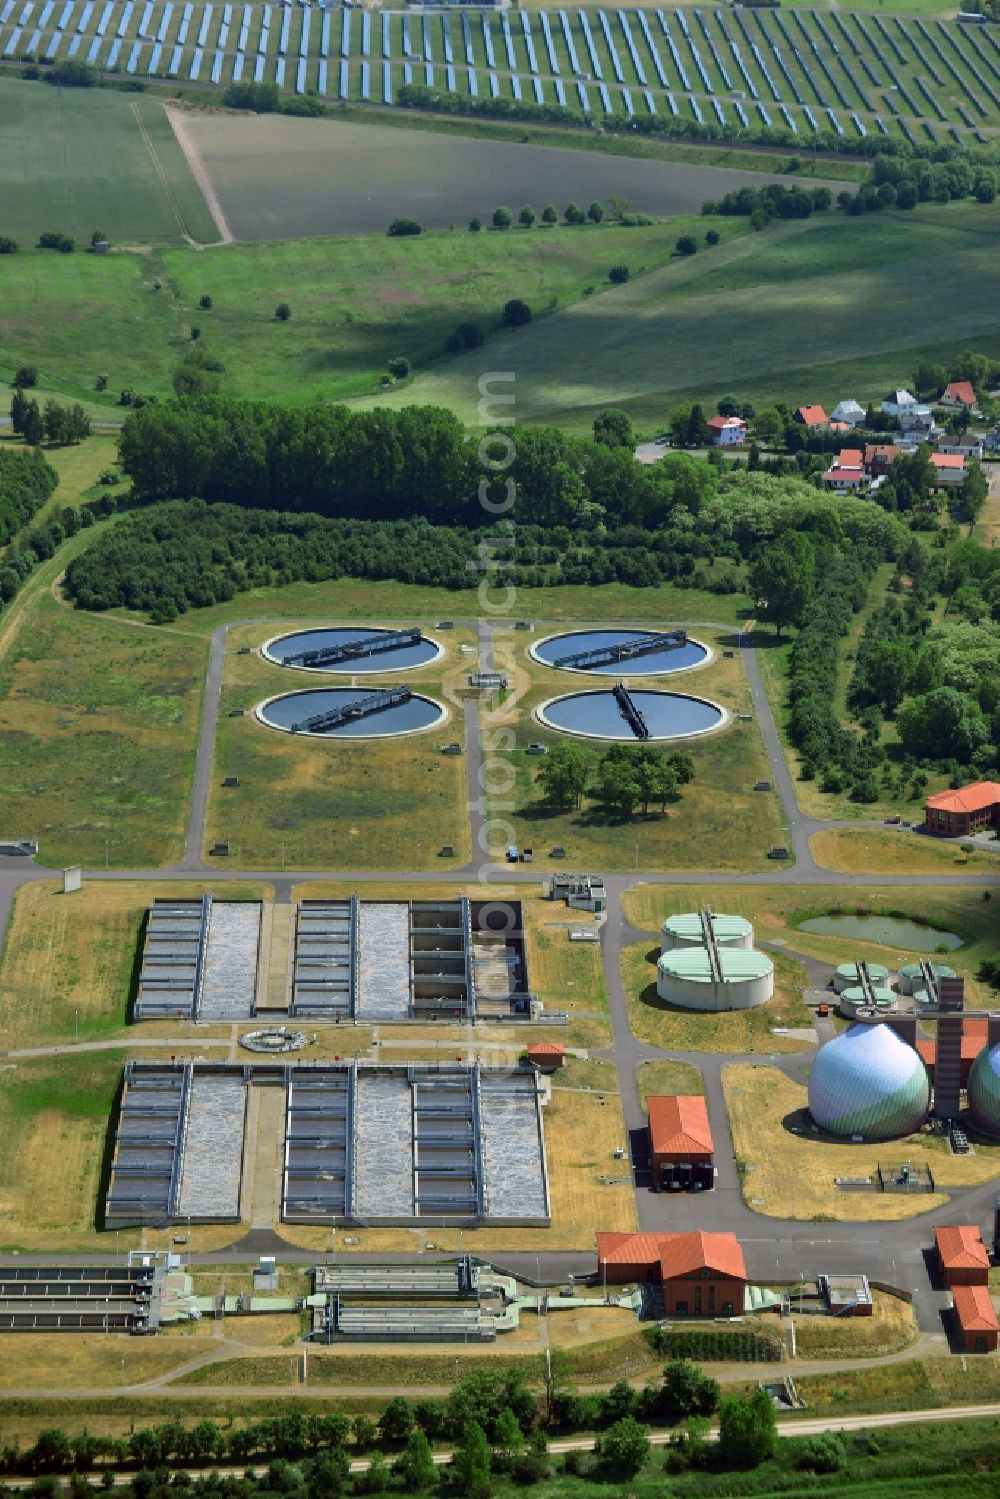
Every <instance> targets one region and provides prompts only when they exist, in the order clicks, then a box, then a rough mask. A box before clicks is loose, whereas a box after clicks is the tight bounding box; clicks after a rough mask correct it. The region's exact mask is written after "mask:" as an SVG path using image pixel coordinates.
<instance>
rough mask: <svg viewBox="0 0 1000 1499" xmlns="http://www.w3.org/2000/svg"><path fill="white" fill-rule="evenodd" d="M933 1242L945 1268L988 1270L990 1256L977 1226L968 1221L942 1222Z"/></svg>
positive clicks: (935, 1231) (935, 1232)
mask: <svg viewBox="0 0 1000 1499" xmlns="http://www.w3.org/2000/svg"><path fill="white" fill-rule="evenodd" d="M934 1242H935V1244H936V1245H937V1252H938V1254H939V1255H940V1256H941V1264H942V1265H943V1266H944V1268H945V1269H946V1270H988V1269H989V1268H990V1257H989V1255H988V1254H987V1253H986V1245H985V1244H984V1243H983V1240H982V1235H981V1234H980V1232H979V1229H978V1228H975V1227H973V1226H972V1224H969V1223H959V1224H952V1223H946V1224H942V1225H941V1227H939V1228H936V1229H935V1230H934Z"/></svg>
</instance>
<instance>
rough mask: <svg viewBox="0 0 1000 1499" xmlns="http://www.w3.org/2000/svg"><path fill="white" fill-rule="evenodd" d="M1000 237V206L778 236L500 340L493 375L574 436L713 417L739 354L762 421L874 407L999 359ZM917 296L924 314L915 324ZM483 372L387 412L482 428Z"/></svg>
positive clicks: (840, 220)
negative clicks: (692, 411) (419, 411)
mask: <svg viewBox="0 0 1000 1499" xmlns="http://www.w3.org/2000/svg"><path fill="white" fill-rule="evenodd" d="M724 223H725V220H724V219H719V220H713V225H721V224H724ZM998 224H1000V207H998V206H997V205H994V206H993V207H990V208H983V207H982V206H981V205H979V204H974V203H968V204H966V203H958V204H951V205H947V206H937V205H935V206H930V205H921V207H920V208H919V209H918V211H917V212H916V213H915V214H912V215H902V214H897V213H895V212H892V213H883V214H879V215H866V216H865V217H863V218H860V219H859V218H849V217H845V216H843V215H836V214H833V215H820V216H819V217H818V218H816V219H812V220H807V221H805V222H804V223H801V222H800V223H794V224H782V225H777V224H775V225H772V226H770V227H769V228H768V229H767V230H766V231H765V232H764V233H762V234H757V235H751V236H749V237H744V238H741V239H737V240H735V241H732V242H730V243H728V244H726V245H724V246H722V247H721V248H720V249H719V250H717V251H715V252H713V253H708V254H698V255H695V256H692V257H690V259H689V260H686V261H684V262H683V263H678V262H673V263H671V264H670V265H666V266H662V267H660V268H658V269H656V270H652V271H651V272H650V273H649V274H648V275H646V276H642V277H640V278H638V279H637V280H634V281H631V282H629V284H628V285H627V286H624V287H619V288H617V289H616V291H615V293H614V295H613V296H602V297H593V298H587V299H585V300H583V301H581V302H578V303H576V304H574V305H573V306H570V307H563V308H561V309H560V310H559V312H558V313H557V314H556V315H555V316H554V317H553V318H551V319H546V320H545V321H544V322H543V323H539V324H538V325H537V326H532V327H529V328H518V329H514V330H510V331H508V332H506V333H503V334H501V335H500V336H498V337H497V338H496V339H495V340H492V341H491V342H490V344H489V346H488V360H489V364H488V367H489V368H491V369H511V370H515V371H516V372H517V387H516V389H517V412H518V417H519V418H520V419H521V420H528V421H557V422H559V423H561V424H563V425H566V426H568V427H571V428H576V429H582V428H584V427H586V426H587V425H588V424H589V423H590V421H591V420H592V418H593V416H594V413H595V412H596V411H597V410H599V409H600V408H602V407H604V406H607V405H613V406H620V407H623V408H624V409H625V410H626V411H628V412H629V414H630V415H631V416H632V418H633V420H634V421H635V422H636V424H637V425H638V426H640V427H648V426H650V425H651V424H654V423H658V422H662V420H663V415H664V412H665V411H666V409H667V408H669V406H670V405H672V404H673V403H674V402H676V401H678V400H680V399H683V398H689V397H693V398H699V399H705V400H709V401H711V402H712V403H713V404H714V403H715V401H716V400H717V399H718V397H719V393H720V392H721V391H723V390H728V389H729V388H730V387H731V386H732V384H733V372H732V351H733V349H739V351H740V359H739V382H738V386H739V389H738V394H741V395H745V396H746V397H747V398H751V397H752V399H753V401H754V404H755V405H756V406H757V407H758V409H759V408H760V407H762V406H766V405H768V404H770V403H771V402H773V401H776V400H783V401H789V402H790V403H791V404H792V405H796V404H798V403H799V402H800V401H801V400H802V399H803V396H804V394H805V393H808V396H809V399H811V400H815V401H823V402H825V403H830V404H836V402H837V400H838V399H840V398H841V395H842V393H843V391H844V390H845V389H851V390H854V391H855V393H856V395H857V399H858V400H862V401H863V400H865V399H866V398H867V397H877V396H878V395H879V394H880V393H881V391H882V389H883V388H884V387H886V386H891V385H892V384H894V383H897V382H898V381H899V380H900V379H902V378H903V376H904V374H905V373H906V372H907V371H909V370H911V369H912V368H913V366H914V363H915V362H916V361H917V360H918V359H920V358H931V357H933V358H934V359H947V358H948V357H951V356H953V355H954V354H955V353H957V352H958V351H959V350H960V349H961V348H963V347H965V346H966V345H970V344H974V345H975V347H977V348H981V349H982V350H983V351H984V352H986V353H994V354H995V353H1000V265H998V263H997V258H996V255H995V254H994V245H995V240H996V233H997V226H998ZM903 260H905V263H906V266H907V276H906V284H905V287H904V285H903V283H902V281H901V280H900V278H899V276H898V274H897V272H898V266H899V264H900V263H901V261H903ZM647 263H650V264H651V262H650V261H647ZM957 268H961V271H960V274H959V275H958V276H955V274H954V272H955V270H956V269H957ZM970 286H972V287H975V288H976V294H975V296H974V297H969V296H968V295H967V291H968V288H969V287H970ZM914 297H916V298H917V299H918V300H919V303H920V305H921V306H922V307H924V308H926V312H927V315H926V316H925V317H921V318H920V319H916V320H915V319H913V318H912V317H911V316H910V309H911V308H912V306H913V298H914ZM664 347H669V348H670V351H671V358H670V360H669V361H668V362H666V363H665V362H664V360H663V349H664ZM847 350H851V351H861V350H864V351H865V352H864V353H863V354H862V353H860V352H851V353H850V354H846V353H845V351H847ZM597 351H599V354H598V352H597ZM486 367H487V365H484V363H483V356H482V353H481V352H480V351H472V352H467V353H465V354H460V355H457V356H456V357H455V358H453V359H451V360H448V361H445V362H442V363H441V364H439V365H436V366H434V367H433V368H431V369H428V370H426V371H423V372H421V373H420V374H418V375H417V376H416V377H415V378H414V379H413V380H412V382H410V383H409V384H408V385H407V386H406V387H405V388H404V389H403V390H402V391H397V392H393V393H392V394H391V395H390V396H388V397H385V396H380V397H378V398H377V399H378V401H379V402H381V403H385V402H386V401H389V402H391V403H392V404H403V403H405V402H409V401H414V400H417V401H427V402H431V403H434V404H438V405H445V406H449V407H451V408H452V409H453V410H455V411H456V412H457V413H458V414H459V416H460V417H462V418H463V420H466V421H469V422H472V421H474V420H475V416H476V401H477V399H478V396H477V389H476V380H477V378H478V376H479V374H480V372H481V370H482V369H484V368H486Z"/></svg>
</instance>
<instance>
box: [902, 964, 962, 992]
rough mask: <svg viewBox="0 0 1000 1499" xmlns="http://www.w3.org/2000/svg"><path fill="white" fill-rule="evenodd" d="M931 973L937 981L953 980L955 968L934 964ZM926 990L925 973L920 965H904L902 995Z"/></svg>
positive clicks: (931, 966)
mask: <svg viewBox="0 0 1000 1499" xmlns="http://www.w3.org/2000/svg"><path fill="white" fill-rule="evenodd" d="M930 968H931V972H932V973H933V975H934V977H935V978H936V979H953V978H954V977H955V970H954V968H949V967H948V965H947V963H932V964H931V965H930ZM923 988H924V973H923V969H922V968H921V966H920V964H919V963H904V965H903V967H902V968H901V969H900V970H899V992H900V994H916V992H917V990H918V989H923Z"/></svg>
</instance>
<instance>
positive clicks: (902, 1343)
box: [791, 1287, 920, 1359]
mask: <svg viewBox="0 0 1000 1499" xmlns="http://www.w3.org/2000/svg"><path fill="white" fill-rule="evenodd" d="M872 1303H873V1306H872V1314H871V1316H870V1317H826V1316H814V1315H811V1314H807V1315H805V1316H803V1315H801V1314H799V1313H796V1311H795V1307H796V1305H797V1302H796V1298H795V1288H794V1287H793V1288H792V1292H791V1305H792V1321H793V1322H794V1323H795V1352H796V1357H797V1358H804V1359H812V1358H877V1357H879V1355H881V1354H885V1353H898V1352H899V1351H900V1349H902V1348H908V1347H909V1346H910V1344H911V1343H915V1342H916V1340H917V1338H918V1337H919V1335H920V1332H919V1328H918V1327H917V1323H916V1318H915V1317H914V1315H913V1307H912V1306H911V1305H910V1303H909V1302H908V1301H902V1300H900V1298H899V1297H898V1296H890V1295H888V1294H887V1293H886V1292H885V1291H873V1292H872Z"/></svg>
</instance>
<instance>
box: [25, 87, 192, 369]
mask: <svg viewBox="0 0 1000 1499" xmlns="http://www.w3.org/2000/svg"><path fill="white" fill-rule="evenodd" d="M0 118H2V119H3V124H4V139H5V143H6V145H5V150H4V153H3V158H2V160H0V202H2V203H3V225H4V232H5V233H6V234H10V235H11V236H12V237H13V238H14V239H16V240H17V241H18V242H19V246H20V248H21V249H22V250H26V249H27V248H28V247H30V246H33V245H34V243H35V241H36V240H37V239H38V236H39V234H40V233H41V232H42V231H44V230H50V229H56V230H59V231H61V232H62V233H63V234H69V235H71V236H73V237H75V239H76V241H77V248H78V250H80V251H82V250H83V249H84V247H85V246H87V245H89V244H90V236H91V234H92V233H93V232H94V230H95V229H100V230H102V231H103V232H104V233H105V234H106V235H107V236H108V238H109V239H110V240H111V243H112V246H113V247H114V246H117V245H122V244H127V245H148V244H150V243H156V244H181V243H183V240H184V237H185V235H190V236H191V238H192V239H195V240H200V241H202V242H204V243H211V242H212V241H213V240H216V239H217V238H218V234H217V232H216V229H215V226H214V224H213V222H212V218H211V215H210V214H209V212H208V209H207V208H206V207H205V203H204V200H203V198H202V195H201V192H200V190H199V188H198V185H197V183H196V182H195V180H194V177H193V176H192V174H191V172H190V170H189V168H188V165H187V162H186V161H185V160H184V156H183V153H182V152H181V149H180V147H179V146H178V145H177V142H176V140H175V139H174V134H173V131H172V130H171V129H170V125H169V123H168V121H167V117H166V114H165V112H164V109H163V106H162V104H160V103H159V101H158V100H156V99H153V98H143V97H142V96H141V95H135V94H122V93H118V92H117V91H116V90H113V89H68V90H65V89H53V88H50V87H48V86H47V85H46V84H44V83H27V82H24V81H22V80H20V79H12V78H6V77H4V78H0ZM109 163H113V164H114V170H113V171H109V170H108V165H109ZM19 258H20V257H19ZM115 259H116V257H114V256H112V257H111V258H110V260H109V259H108V258H107V257H103V256H102V257H97V256H90V255H87V256H84V255H83V254H76V255H73V256H68V255H58V254H54V253H52V252H49V253H48V254H47V256H46V258H45V259H44V260H43V259H41V258H38V259H37V260H35V264H36V266H37V270H38V272H39V273H41V274H42V275H43V276H44V275H45V274H46V273H45V270H44V269H43V268H44V267H47V266H50V265H51V264H53V263H54V262H62V263H63V264H64V265H67V266H71V267H72V273H73V274H76V275H77V276H80V277H82V278H83V284H82V285H81V287H80V293H81V297H80V305H81V308H82V306H83V305H85V301H86V299H87V296H88V293H87V291H86V289H85V288H86V286H87V284H88V270H87V267H88V265H90V264H91V263H93V264H94V265H96V266H98V267H100V268H102V269H104V268H106V267H107V266H108V265H110V264H113V263H114V261H115ZM11 269H12V267H11V266H10V265H9V264H5V266H4V280H5V282H6V283H7V287H8V290H7V292H6V294H5V298H4V303H5V306H6V307H7V309H8V310H10V301H11V299H12V298H11V292H10V290H9V282H7V277H8V274H9V273H10V271H11ZM109 301H110V298H109ZM20 311H21V312H22V313H23V314H24V316H25V317H26V318H30V317H31V312H30V310H29V308H27V307H24V306H22V307H21V309H20ZM74 321H76V326H70V327H64V328H63V336H64V337H66V338H67V339H69V340H70V341H71V340H72V339H74V338H75V339H76V340H79V341H81V342H83V343H84V344H87V343H90V344H91V345H92V343H93V334H94V332H96V331H97V330H96V328H95V329H91V330H90V331H89V333H88V336H87V337H86V338H84V339H81V338H80V328H79V324H78V320H74ZM53 331H55V329H53ZM137 332H138V330H137ZM6 342H7V333H6V330H4V331H3V332H0V362H6V360H7V358H8V355H7V350H6V347H5V345H6ZM139 342H140V344H141V343H142V339H141V337H140V340H139ZM27 352H29V351H28V350H26V349H22V350H20V353H27ZM136 353H137V354H139V353H140V350H139V349H137V350H136ZM15 362H16V361H15ZM92 385H93V381H91V386H92Z"/></svg>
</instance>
